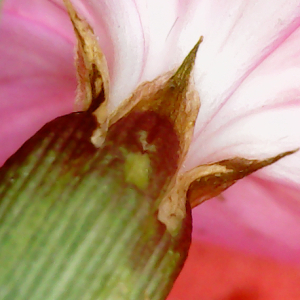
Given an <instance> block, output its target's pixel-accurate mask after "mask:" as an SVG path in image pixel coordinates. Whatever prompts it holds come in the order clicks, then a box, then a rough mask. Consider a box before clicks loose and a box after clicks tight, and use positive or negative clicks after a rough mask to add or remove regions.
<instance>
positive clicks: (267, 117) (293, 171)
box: [187, 28, 300, 185]
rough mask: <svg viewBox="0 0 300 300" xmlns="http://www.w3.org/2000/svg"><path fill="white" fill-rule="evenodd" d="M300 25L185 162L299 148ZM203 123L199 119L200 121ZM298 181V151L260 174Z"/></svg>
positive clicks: (198, 137) (212, 124) (207, 130)
mask: <svg viewBox="0 0 300 300" xmlns="http://www.w3.org/2000/svg"><path fill="white" fill-rule="evenodd" d="M299 43H300V28H299V29H297V30H296V31H295V32H294V33H293V34H292V35H290V37H289V38H288V39H287V40H286V41H285V42H284V43H283V44H281V46H279V47H278V48H277V49H276V50H275V51H274V52H273V53H272V54H271V55H270V56H269V57H268V58H266V59H265V60H264V61H263V62H262V63H261V64H260V65H259V66H258V67H257V69H255V70H254V71H253V72H252V73H251V74H250V75H249V76H248V77H247V78H246V79H245V80H244V82H243V83H242V84H241V85H240V87H239V88H238V89H237V90H236V92H235V93H234V94H233V95H232V96H231V97H230V98H229V99H228V100H227V101H226V102H225V105H222V106H221V107H220V109H219V110H218V112H217V113H215V115H214V117H213V118H212V119H211V120H210V122H209V123H207V124H206V125H205V127H203V128H202V130H199V131H198V132H197V133H196V138H195V140H194V144H193V146H192V148H191V150H190V156H189V160H188V162H187V167H190V166H193V165H194V164H197V163H199V162H207V161H212V160H214V161H215V160H220V159H223V158H228V157H233V156H242V157H246V158H255V159H264V158H267V157H270V156H272V155H276V154H278V153H281V152H284V151H288V150H294V149H297V148H299V147H300V131H299V128H300V118H299V116H300V81H299V78H300V50H299ZM199 122H201V120H200V121H199ZM264 172H266V173H268V176H269V178H271V177H273V178H277V179H279V178H284V179H286V180H288V181H293V182H294V184H298V185H299V184H300V152H298V153H296V154H293V155H292V156H291V157H286V158H284V159H282V160H281V161H279V162H278V163H276V164H275V165H274V166H272V167H268V168H266V169H264V170H262V171H260V174H262V175H263V174H264Z"/></svg>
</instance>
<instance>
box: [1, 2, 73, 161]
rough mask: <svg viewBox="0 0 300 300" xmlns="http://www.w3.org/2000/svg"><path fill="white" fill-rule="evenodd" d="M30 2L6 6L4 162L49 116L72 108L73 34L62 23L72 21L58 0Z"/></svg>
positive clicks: (3, 39)
mask: <svg viewBox="0 0 300 300" xmlns="http://www.w3.org/2000/svg"><path fill="white" fill-rule="evenodd" d="M31 2H32V3H31V4H32V5H29V4H28V3H27V4H26V1H7V2H5V5H4V9H3V15H2V20H1V28H0V69H1V75H0V94H1V102H0V119H1V123H0V132H1V135H0V143H1V144H2V145H3V144H5V147H1V149H0V164H2V163H3V162H4V161H5V160H6V158H7V157H8V156H10V155H11V154H12V153H13V152H14V151H15V150H16V149H17V148H19V147H20V145H21V144H22V143H23V142H24V141H25V140H26V139H28V138H29V137H30V136H31V135H33V134H34V132H36V131H37V130H38V129H39V128H40V127H41V126H42V125H43V124H45V123H46V122H47V121H49V120H51V119H53V118H55V117H57V116H58V115H62V114H66V113H68V112H70V111H72V110H73V104H74V97H75V89H76V78H75V67H74V62H73V56H74V54H73V35H70V34H68V35H66V28H65V29H64V30H62V34H60V26H62V25H63V24H65V25H66V27H68V28H69V29H70V30H71V27H70V24H69V23H70V22H69V21H66V20H67V15H66V13H65V11H64V10H62V9H61V8H60V7H57V6H56V5H55V4H51V2H46V1H45V2H43V3H44V4H45V7H43V6H42V5H41V2H40V1H31ZM43 9H45V11H44V13H43ZM37 12H39V13H43V15H45V17H44V19H43V18H41V15H40V14H38V13H37ZM51 16H52V17H51ZM56 17H57V23H55V22H53V20H54V19H55V18H56ZM51 20H52V23H51ZM64 20H65V21H64ZM67 36H69V37H68V38H67Z"/></svg>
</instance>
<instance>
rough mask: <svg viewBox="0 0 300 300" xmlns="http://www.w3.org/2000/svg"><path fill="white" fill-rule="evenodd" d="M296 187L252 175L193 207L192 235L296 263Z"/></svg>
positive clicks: (299, 218)
mask: <svg viewBox="0 0 300 300" xmlns="http://www.w3.org/2000/svg"><path fill="white" fill-rule="evenodd" d="M299 202H300V189H299V188H298V189H295V188H293V187H291V186H288V185H284V184H280V183H276V182H270V181H268V180H263V179H260V178H258V177H256V176H254V175H251V176H249V177H247V178H246V179H243V180H241V181H239V182H238V183H236V184H235V185H234V186H233V187H232V188H230V189H228V190H226V191H225V192H224V193H223V194H222V196H221V197H219V198H214V199H212V200H210V201H207V202H205V203H203V204H202V205H200V206H199V207H197V208H196V209H194V211H193V216H194V237H195V239H200V240H204V241H210V242H214V243H216V244H222V245H225V246H228V247H234V248H237V249H239V250H243V251H246V252H250V253H255V254H260V255H265V256H270V257H273V258H275V259H277V260H278V259H279V260H281V261H286V262H293V263H298V264H299V263H300V255H299V253H300V205H299Z"/></svg>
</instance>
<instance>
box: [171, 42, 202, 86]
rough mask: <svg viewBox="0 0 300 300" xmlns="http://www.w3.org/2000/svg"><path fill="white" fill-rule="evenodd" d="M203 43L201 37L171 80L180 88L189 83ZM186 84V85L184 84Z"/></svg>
mask: <svg viewBox="0 0 300 300" xmlns="http://www.w3.org/2000/svg"><path fill="white" fill-rule="evenodd" d="M202 41H203V36H201V37H200V38H199V40H198V42H197V43H196V45H195V46H194V47H193V49H192V50H191V51H190V53H189V54H188V55H187V56H186V58H185V59H184V61H183V62H182V64H181V66H180V67H179V68H178V70H177V71H176V73H175V74H174V76H173V77H172V78H171V80H172V81H173V83H175V84H176V85H178V86H182V87H184V86H186V84H187V83H188V81H189V78H190V74H191V72H192V69H193V67H194V64H195V60H196V55H197V52H198V49H199V46H200V44H201V43H202ZM182 83H185V84H182Z"/></svg>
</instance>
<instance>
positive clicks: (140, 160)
mask: <svg viewBox="0 0 300 300" xmlns="http://www.w3.org/2000/svg"><path fill="white" fill-rule="evenodd" d="M96 126H97V125H96V121H95V119H94V117H93V116H92V115H91V114H90V113H88V112H81V113H73V114H70V115H67V116H64V117H60V118H58V119H56V120H54V121H52V122H50V123H48V124H46V125H45V126H44V127H43V128H42V129H41V130H40V131H39V132H38V133H37V134H36V135H35V136H34V137H32V138H31V139H30V140H29V141H27V142H26V143H25V144H24V145H23V146H22V147H21V149H20V150H19V151H18V152H17V153H16V154H14V155H13V156H12V157H11V158H10V159H9V160H8V161H7V162H6V163H5V165H4V166H3V167H2V169H1V170H0V182H1V185H0V199H1V200H0V201H1V202H0V239H1V248H0V299H1V300H12V299H18V300H28V299H30V300H41V299H43V300H50V299H51V300H71V299H72V300H77V299H80V300H82V299H88V300H92V299H111V300H118V299H124V300H125V299H126V300H130V299H165V298H166V296H167V295H168V293H169V291H170V289H171V287H172V285H173V283H174V281H175V279H176V277H177V276H178V274H179V272H180V270H181V268H182V266H183V263H184V261H185V259H186V256H187V252H188V249H189V245H190V238H191V215H190V210H189V207H188V208H187V217H186V219H185V220H184V221H183V223H182V226H181V229H180V230H179V232H178V234H177V235H176V236H171V235H170V234H169V233H168V231H166V228H165V225H164V224H162V223H160V222H159V221H158V220H157V207H158V204H159V201H160V199H161V197H162V196H163V194H164V192H165V190H166V186H167V185H168V183H169V181H170V179H171V177H172V176H173V174H174V173H175V172H176V170H177V161H178V147H179V141H178V138H177V136H176V134H175V132H174V130H173V127H172V124H171V123H170V122H169V121H168V120H166V119H164V118H163V117H161V116H159V115H158V114H156V113H155V112H151V111H147V112H133V113H131V114H129V115H128V116H127V117H124V118H122V119H121V120H119V121H118V122H117V123H116V124H114V125H112V126H111V128H110V130H109V132H108V135H107V139H106V142H105V144H104V145H103V147H102V148H101V149H96V148H95V147H94V146H93V144H91V142H90V137H91V135H92V132H93V131H94V129H95V128H96Z"/></svg>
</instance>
